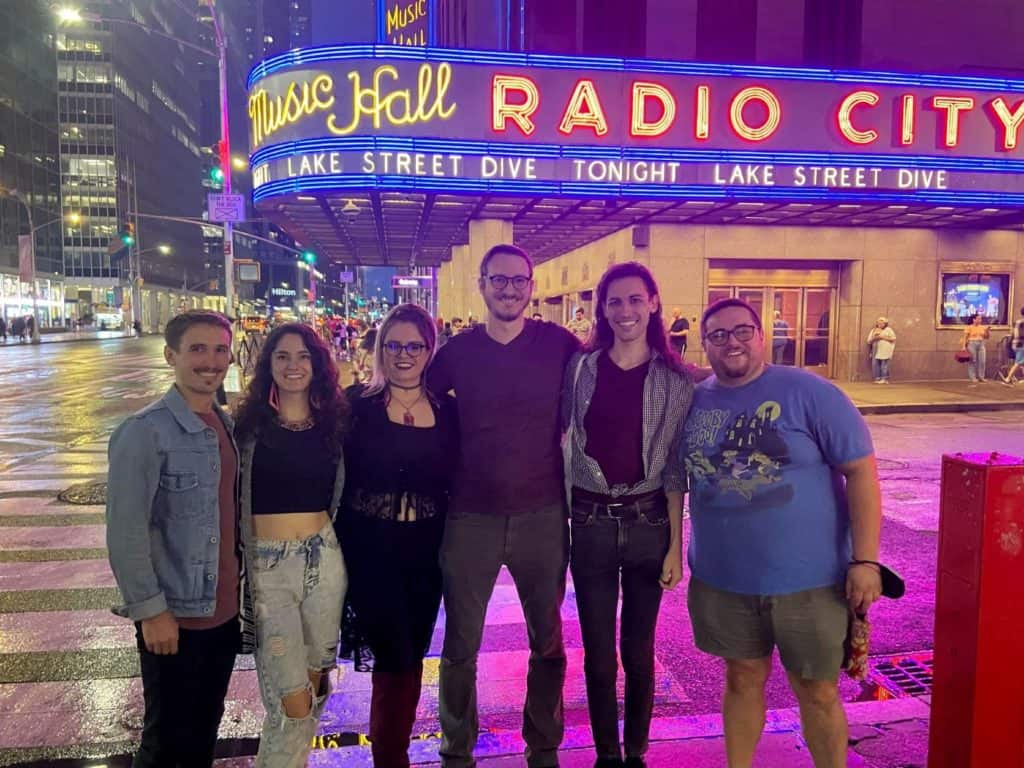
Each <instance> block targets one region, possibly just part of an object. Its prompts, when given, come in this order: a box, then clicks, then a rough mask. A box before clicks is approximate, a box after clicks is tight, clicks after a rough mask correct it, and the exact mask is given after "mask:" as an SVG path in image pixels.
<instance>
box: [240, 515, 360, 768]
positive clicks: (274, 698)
mask: <svg viewBox="0 0 1024 768" xmlns="http://www.w3.org/2000/svg"><path fill="white" fill-rule="evenodd" d="M251 557H252V559H251V560H250V563H251V564H252V573H251V579H252V594H253V603H254V607H255V610H256V671H257V673H258V676H259V681H260V693H261V695H262V697H263V706H264V707H265V709H266V711H267V714H266V718H265V719H264V721H263V733H262V735H261V737H260V748H259V753H258V754H257V756H256V765H257V766H258V767H259V768H291V767H292V766H296V767H297V766H304V765H305V764H306V758H307V757H308V756H309V751H310V748H311V745H312V741H313V737H314V736H315V735H316V729H317V725H318V723H319V720H320V714H321V712H323V708H324V704H326V702H327V697H328V696H329V695H330V671H331V670H332V669H333V668H334V667H335V665H336V663H337V652H338V627H339V626H340V624H341V606H342V602H343V601H344V599H345V590H346V588H347V587H348V575H347V573H346V572H345V561H344V559H343V558H342V555H341V547H339V546H338V539H337V538H336V537H335V534H334V528H333V527H332V526H331V524H330V523H328V524H327V525H325V526H324V527H323V528H322V529H321V530H320V532H319V533H316V534H314V535H313V536H310V537H308V538H306V539H302V540H299V541H274V540H268V539H256V541H255V542H254V543H253V545H252V556H251ZM311 672H313V673H315V672H323V673H324V674H323V675H322V676H321V680H320V686H319V690H314V688H313V684H312V682H310V673H311ZM303 691H308V692H309V694H310V697H311V700H312V701H313V707H312V710H311V711H310V712H309V714H308V715H307V716H305V717H299V718H293V717H289V716H288V715H287V714H286V713H285V711H284V708H283V704H282V701H281V700H282V698H283V697H285V696H288V695H289V694H293V693H299V692H303Z"/></svg>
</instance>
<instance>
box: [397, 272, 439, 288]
mask: <svg viewBox="0 0 1024 768" xmlns="http://www.w3.org/2000/svg"><path fill="white" fill-rule="evenodd" d="M433 282H434V279H433V278H432V277H431V276H430V275H395V276H393V277H392V278H391V287H392V288H429V287H430V286H431V284H432V283H433Z"/></svg>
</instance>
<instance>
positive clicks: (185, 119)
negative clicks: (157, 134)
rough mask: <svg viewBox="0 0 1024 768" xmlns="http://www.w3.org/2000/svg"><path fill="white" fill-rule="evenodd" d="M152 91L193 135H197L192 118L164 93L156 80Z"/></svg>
mask: <svg viewBox="0 0 1024 768" xmlns="http://www.w3.org/2000/svg"><path fill="white" fill-rule="evenodd" d="M152 89H153V95H154V96H156V97H157V98H158V99H160V101H162V102H163V104H164V106H165V107H167V108H168V109H169V110H171V112H173V113H174V114H176V115H177V116H178V117H180V118H181V119H182V121H183V122H184V123H185V125H187V126H188V127H189V128H191V129H192V133H195V132H196V130H197V128H196V124H195V123H194V122H192V118H190V117H189V116H188V114H187V113H186V112H185V110H183V109H182V108H181V107H179V106H178V104H177V102H175V101H174V99H172V98H171V97H170V96H168V95H167V93H166V92H164V90H163V89H162V88H161V87H160V84H159V83H157V81H156V80H154V81H153V85H152Z"/></svg>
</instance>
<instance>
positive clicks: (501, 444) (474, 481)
mask: <svg viewBox="0 0 1024 768" xmlns="http://www.w3.org/2000/svg"><path fill="white" fill-rule="evenodd" d="M578 348H579V341H577V339H576V337H575V336H573V335H572V334H571V333H569V332H568V331H567V330H565V329H564V328H561V327H559V326H557V325H555V324H554V323H548V322H538V321H535V320H526V321H525V325H524V327H523V331H522V332H521V333H520V334H519V335H518V336H517V337H516V338H515V339H513V340H512V341H511V342H509V343H508V344H501V343H499V342H497V341H495V340H494V339H492V338H491V337H490V336H488V335H487V330H486V328H485V327H484V326H482V325H480V326H477V327H476V328H474V329H473V330H472V331H470V332H468V333H462V334H459V335H458V336H455V337H453V338H452V340H451V341H449V342H448V343H447V344H445V345H444V346H443V347H441V349H440V350H439V351H438V353H437V357H436V358H434V362H433V363H432V364H431V366H430V369H429V370H428V371H427V383H428V386H430V388H431V389H432V390H433V391H435V392H448V391H449V390H453V391H454V393H455V401H456V404H457V406H458V413H459V433H460V437H461V448H460V451H459V460H458V465H457V469H456V473H455V487H454V497H453V500H452V512H453V513H454V514H460V513H463V514H464V513H480V514H496V515H519V514H529V513H533V512H537V511H539V510H541V509H544V508H545V507H550V506H554V505H557V504H559V503H561V502H562V500H563V497H564V495H565V490H564V485H563V480H562V453H561V449H560V447H559V446H560V438H561V426H560V423H559V417H558V409H559V404H560V399H561V391H562V377H563V374H564V372H565V366H566V363H568V361H569V358H570V357H572V354H573V352H575V351H576V350H577V349H578Z"/></svg>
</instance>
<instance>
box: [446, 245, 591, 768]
mask: <svg viewBox="0 0 1024 768" xmlns="http://www.w3.org/2000/svg"><path fill="white" fill-rule="evenodd" d="M533 286H534V283H533V264H532V262H531V260H530V258H529V256H527V255H526V253H524V252H523V251H522V250H520V249H519V248H517V247H515V246H513V245H497V246H495V247H493V248H491V249H490V250H489V251H488V252H487V254H486V255H485V256H484V258H483V261H482V262H481V264H480V279H479V287H480V293H481V295H482V296H483V298H484V302H485V303H486V304H487V310H488V315H487V321H486V324H481V325H478V326H476V327H475V328H474V329H473V330H471V331H469V332H467V333H464V334H460V335H459V336H457V337H454V338H452V340H451V341H450V342H449V343H448V344H446V345H445V346H444V347H442V348H441V349H440V350H439V351H438V353H437V357H436V358H435V360H434V363H433V365H432V366H431V368H430V370H429V371H428V373H427V382H428V385H429V386H430V388H431V389H433V390H434V391H435V392H447V391H449V390H454V392H455V396H456V402H457V404H458V413H459V431H460V438H461V447H460V450H459V457H458V466H457V469H456V473H455V487H454V493H453V499H452V504H451V509H450V513H449V517H448V522H447V527H446V529H445V538H444V544H443V545H442V547H441V569H442V572H443V574H444V601H445V615H446V625H445V640H444V650H443V652H442V659H441V675H440V702H439V710H440V720H441V728H442V731H443V733H444V737H443V740H442V743H441V761H442V763H441V764H442V766H445V768H463V767H464V766H472V765H474V760H473V747H474V746H475V744H476V738H477V733H478V724H477V711H476V658H477V654H478V652H479V650H480V641H481V637H482V635H483V626H484V619H485V616H486V612H487V603H488V602H489V600H490V597H491V593H492V591H493V589H494V583H495V580H496V579H497V576H498V572H499V570H500V569H501V566H502V565H504V566H506V567H507V568H508V570H509V573H510V574H511V575H512V578H513V579H514V580H515V583H516V590H517V591H518V593H519V598H520V600H521V602H522V605H523V613H524V615H525V617H526V624H527V628H528V634H529V637H530V638H531V640H530V669H529V675H528V679H527V691H526V705H525V708H524V723H523V737H524V739H525V741H526V760H527V764H528V765H529V766H531V768H548V767H549V766H556V765H558V746H559V744H560V743H561V741H562V734H563V730H564V728H563V717H562V684H563V682H564V679H565V650H564V648H563V645H562V623H561V617H560V614H559V610H560V608H561V604H562V599H563V598H564V596H565V572H566V566H567V564H568V554H569V541H568V526H567V523H566V511H565V498H564V496H565V493H564V480H563V476H562V457H561V450H560V448H559V441H560V437H561V433H560V424H559V418H558V408H559V401H560V396H561V388H562V377H563V374H564V371H565V365H566V363H567V362H568V360H569V358H570V357H571V356H572V353H573V352H574V351H575V350H576V349H577V348H578V346H579V342H578V341H577V340H576V338H575V337H574V336H573V335H572V334H570V333H569V332H568V331H566V330H565V329H563V328H560V327H558V326H557V325H554V324H553V323H545V322H537V321H534V320H526V319H525V318H524V317H523V313H524V311H525V310H526V307H527V306H528V305H529V303H530V296H531V294H532V292H533Z"/></svg>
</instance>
